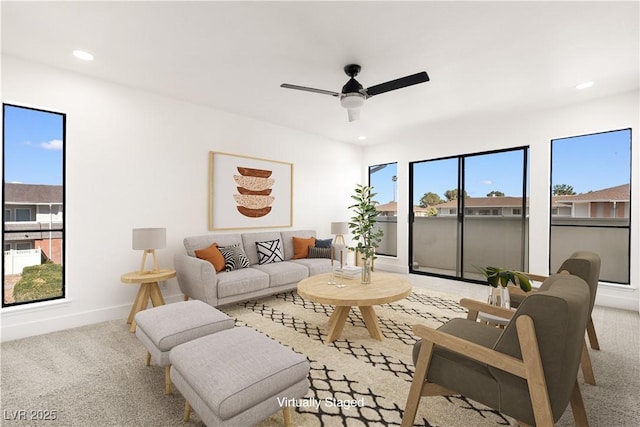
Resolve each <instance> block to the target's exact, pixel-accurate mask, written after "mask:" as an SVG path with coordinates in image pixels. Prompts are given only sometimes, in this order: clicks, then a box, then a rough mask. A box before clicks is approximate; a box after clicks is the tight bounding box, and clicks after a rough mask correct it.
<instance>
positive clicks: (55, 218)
mask: <svg viewBox="0 0 640 427" xmlns="http://www.w3.org/2000/svg"><path fill="white" fill-rule="evenodd" d="M64 127H65V116H64V115H63V114H60V113H55V112H48V111H42V110H37V109H32V108H24V107H20V106H15V105H9V104H4V105H3V140H2V141H3V144H2V148H3V174H4V176H3V191H2V203H3V208H4V209H3V214H2V219H3V235H2V246H3V263H2V270H3V271H2V273H3V288H2V306H3V307H4V306H9V305H16V304H25V303H30V302H36V301H43V300H49V299H56V298H62V297H64V272H63V265H64V151H63V149H64V134H65V128H64Z"/></svg>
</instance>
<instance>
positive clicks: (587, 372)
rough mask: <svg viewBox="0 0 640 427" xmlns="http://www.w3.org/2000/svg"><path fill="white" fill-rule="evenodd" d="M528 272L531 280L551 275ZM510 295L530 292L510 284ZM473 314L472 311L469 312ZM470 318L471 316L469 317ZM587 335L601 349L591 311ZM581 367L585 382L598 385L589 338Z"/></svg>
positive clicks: (585, 344) (541, 280)
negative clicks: (588, 346)
mask: <svg viewBox="0 0 640 427" xmlns="http://www.w3.org/2000/svg"><path fill="white" fill-rule="evenodd" d="M523 274H526V275H527V276H528V277H529V278H530V279H531V280H535V281H536V282H544V281H545V280H546V279H548V278H549V276H542V275H539V274H531V273H523ZM560 274H569V272H568V271H566V270H563V271H561V272H560ZM508 289H509V295H518V296H520V297H522V298H525V297H526V296H527V295H528V294H529V293H530V292H524V291H523V290H522V289H520V288H518V287H515V286H509V287H508ZM535 291H536V289H531V292H535ZM469 314H471V313H469ZM467 318H468V319H470V317H467ZM586 331H587V336H588V337H589V343H590V344H591V348H592V349H594V350H600V344H599V343H598V337H597V335H596V329H595V327H594V326H593V319H592V318H591V313H589V320H588V321H587V328H586ZM580 367H581V369H582V376H583V377H584V382H586V383H587V384H590V385H596V377H595V375H594V373H593V365H592V364H591V356H589V349H588V348H587V340H586V338H585V341H584V344H583V345H582V356H581V358H580Z"/></svg>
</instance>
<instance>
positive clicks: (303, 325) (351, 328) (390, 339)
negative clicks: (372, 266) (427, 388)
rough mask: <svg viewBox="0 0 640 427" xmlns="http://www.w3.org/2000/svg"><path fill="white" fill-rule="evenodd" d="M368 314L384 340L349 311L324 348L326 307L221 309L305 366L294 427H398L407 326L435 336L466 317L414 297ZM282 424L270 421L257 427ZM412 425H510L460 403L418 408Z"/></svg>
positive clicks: (431, 298)
mask: <svg viewBox="0 0 640 427" xmlns="http://www.w3.org/2000/svg"><path fill="white" fill-rule="evenodd" d="M374 309H375V311H376V313H377V315H378V317H379V324H380V329H381V330H382V332H383V334H384V336H385V337H386V338H385V340H383V341H377V340H374V339H372V338H371V337H370V336H369V334H368V332H367V329H366V327H365V325H364V321H363V319H362V316H361V314H360V311H359V310H357V309H355V310H353V309H352V310H351V312H350V314H349V318H348V319H347V323H346V325H345V327H344V330H343V332H342V336H341V337H340V338H339V339H338V340H336V341H335V342H333V343H331V344H325V339H326V334H327V321H328V318H329V316H330V315H331V313H332V312H333V307H332V306H330V305H324V304H317V303H314V302H311V301H308V300H304V299H302V298H301V297H300V296H298V295H297V294H296V293H295V292H290V293H286V294H280V295H276V296H273V297H269V298H266V299H261V300H257V301H249V302H246V303H242V304H238V305H234V306H230V307H223V311H225V312H226V313H227V314H228V315H229V316H231V317H234V318H235V319H236V324H237V325H239V326H249V327H252V328H255V329H256V330H259V331H261V332H263V333H265V334H266V335H268V336H269V337H271V338H273V339H275V340H277V341H279V342H281V343H282V344H284V345H286V346H288V347H290V348H292V349H293V350H294V351H296V352H299V353H302V354H304V355H305V356H306V357H307V358H308V359H309V362H310V364H311V373H310V384H311V386H310V390H309V393H308V394H307V395H306V396H305V397H304V398H303V399H299V400H297V401H296V402H295V413H294V418H293V419H294V424H295V425H300V426H375V425H380V426H383V425H384V426H388V425H400V423H401V421H402V415H403V412H404V405H405V402H406V398H407V394H408V392H409V387H410V384H411V380H412V378H413V372H414V366H413V361H412V359H411V352H412V348H413V344H414V343H415V342H416V337H415V336H414V335H413V333H412V327H413V325H414V324H416V323H423V324H425V325H427V326H431V327H434V328H437V327H439V326H441V325H442V324H443V323H445V322H447V321H448V320H450V319H452V318H455V317H465V316H466V311H465V309H463V308H462V307H461V306H460V305H458V303H457V302H456V301H455V300H454V299H453V297H451V296H447V295H443V294H438V293H434V292H433V291H423V290H421V289H414V292H413V293H412V294H411V295H410V296H409V297H407V298H406V299H404V300H402V301H398V302H395V303H391V304H384V305H380V306H376V307H374ZM281 422H282V421H281V414H276V415H274V416H273V417H271V418H270V419H268V420H266V421H265V422H264V423H262V424H260V425H261V426H269V425H277V424H279V423H281ZM416 425H421V426H484V425H486V426H496V425H509V419H507V418H505V417H503V416H502V415H501V414H500V413H498V412H496V411H494V410H491V409H489V408H487V407H485V406H483V405H481V404H479V403H477V402H474V401H471V400H468V399H466V398H464V397H462V396H451V397H429V398H423V400H422V403H421V405H420V410H419V412H418V415H417V417H416Z"/></svg>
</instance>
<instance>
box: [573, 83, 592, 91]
mask: <svg viewBox="0 0 640 427" xmlns="http://www.w3.org/2000/svg"><path fill="white" fill-rule="evenodd" d="M591 86H593V82H584V83H580V84H578V85H576V89H578V90H580V89H587V88H590V87H591Z"/></svg>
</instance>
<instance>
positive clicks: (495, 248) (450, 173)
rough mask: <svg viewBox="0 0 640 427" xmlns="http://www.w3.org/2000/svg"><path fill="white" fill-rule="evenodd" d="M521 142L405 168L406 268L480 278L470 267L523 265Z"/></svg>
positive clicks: (524, 164)
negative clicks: (408, 200) (408, 204)
mask: <svg viewBox="0 0 640 427" xmlns="http://www.w3.org/2000/svg"><path fill="white" fill-rule="evenodd" d="M527 171H528V149H527V148H526V147H522V148H517V149H512V150H505V151H495V152H488V153H477V154H467V155H464V156H456V157H450V158H444V159H435V160H426V161H421V162H413V163H411V164H410V166H409V174H410V177H409V182H410V194H411V195H412V198H413V200H412V205H413V210H412V211H413V215H412V220H411V222H410V233H409V238H410V242H409V250H410V265H409V268H410V271H411V272H412V273H424V274H432V275H438V276H444V277H455V278H459V279H469V280H481V279H482V276H481V275H479V274H478V271H477V270H476V267H486V266H495V267H504V268H511V269H517V270H526V269H527V267H528V264H527V249H528V213H529V212H528V204H527V192H528V178H527V177H528V172H527Z"/></svg>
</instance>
